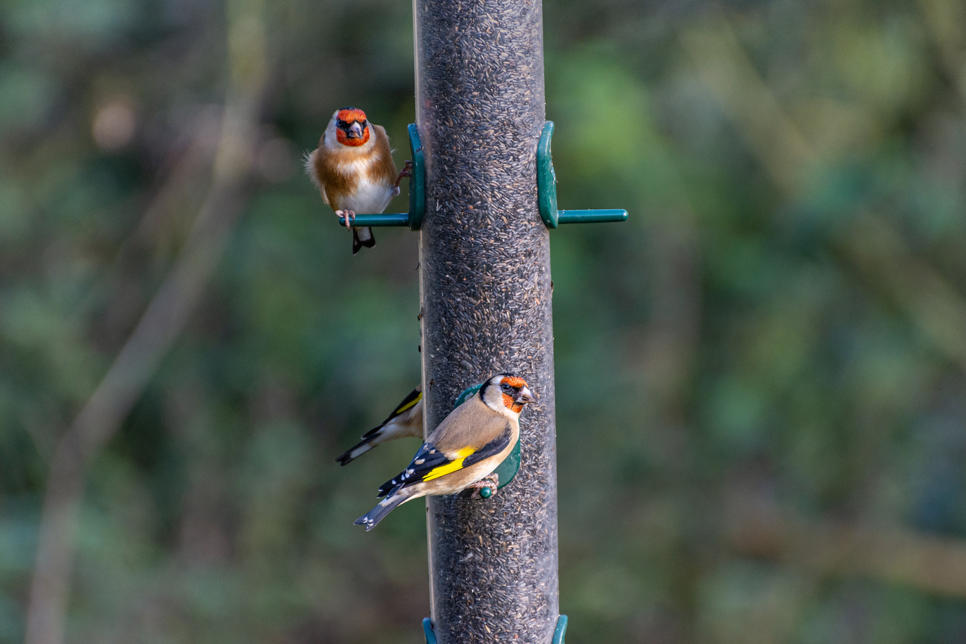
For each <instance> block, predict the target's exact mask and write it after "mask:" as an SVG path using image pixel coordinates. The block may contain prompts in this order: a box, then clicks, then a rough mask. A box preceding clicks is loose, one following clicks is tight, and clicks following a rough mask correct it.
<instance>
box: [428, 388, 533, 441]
mask: <svg viewBox="0 0 966 644" xmlns="http://www.w3.org/2000/svg"><path fill="white" fill-rule="evenodd" d="M507 425H510V426H511V429H512V430H513V431H514V432H517V433H518V432H519V431H520V429H519V427H520V426H519V422H518V421H517V420H516V419H513V420H511V419H510V418H507V417H506V416H504V415H503V414H501V413H499V412H496V411H493V410H492V409H490V408H489V407H488V406H487V405H486V403H484V402H483V401H482V400H481V399H480V397H479V396H478V395H477V396H471V397H470V399H469V400H467V401H466V402H465V403H463V404H462V405H460V406H459V407H457V408H456V409H455V410H453V412H452V413H451V414H450V415H449V416H447V417H446V418H444V419H443V422H441V423H440V424H439V426H438V427H437V428H436V429H435V430H433V433H432V434H430V435H429V438H427V439H426V442H427V443H429V444H431V445H434V446H435V447H436V448H437V449H439V450H440V451H441V452H443V453H444V454H447V453H449V452H451V451H456V450H459V449H463V448H465V447H472V448H473V449H474V450H478V449H480V448H482V447H483V446H484V445H486V444H487V443H489V442H490V441H492V440H494V439H495V438H497V437H498V436H500V435H501V434H503V432H504V430H505V429H506V426H507Z"/></svg>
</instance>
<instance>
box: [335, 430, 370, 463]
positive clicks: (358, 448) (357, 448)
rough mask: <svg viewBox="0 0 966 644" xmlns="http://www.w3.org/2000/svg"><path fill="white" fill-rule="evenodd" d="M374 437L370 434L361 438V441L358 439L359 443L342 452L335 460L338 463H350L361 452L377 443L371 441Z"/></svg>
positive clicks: (361, 453)
mask: <svg viewBox="0 0 966 644" xmlns="http://www.w3.org/2000/svg"><path fill="white" fill-rule="evenodd" d="M374 438H376V437H375V436H370V437H369V438H364V439H362V440H361V441H359V443H357V444H356V445H353V446H352V447H350V448H349V449H347V450H346V451H345V453H344V454H342V456H340V457H338V458H337V459H335V460H337V461H338V462H339V464H340V465H345V464H347V463H351V462H352V461H354V460H355V459H357V458H359V457H360V456H362V455H363V454H365V453H366V452H368V451H369V450H371V449H372V448H373V447H375V446H376V445H378V443H376V442H374V441H373V439H374Z"/></svg>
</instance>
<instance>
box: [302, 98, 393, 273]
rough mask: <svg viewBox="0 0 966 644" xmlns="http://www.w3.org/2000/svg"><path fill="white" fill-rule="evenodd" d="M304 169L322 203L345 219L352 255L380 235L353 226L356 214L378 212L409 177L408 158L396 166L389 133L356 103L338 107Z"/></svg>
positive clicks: (308, 157) (367, 229)
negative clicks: (370, 119)
mask: <svg viewBox="0 0 966 644" xmlns="http://www.w3.org/2000/svg"><path fill="white" fill-rule="evenodd" d="M305 171H306V173H308V175H309V177H310V178H311V179H312V182H313V183H315V185H316V186H317V187H318V189H319V192H320V193H321V194H322V201H324V202H325V203H327V204H328V205H330V206H331V207H332V209H333V210H335V214H336V216H337V217H345V225H346V227H347V228H349V229H350V230H352V254H353V255H355V254H356V253H358V252H359V249H360V248H362V247H363V246H366V247H368V248H372V247H373V246H375V245H376V238H375V237H373V236H372V229H371V228H369V227H368V226H366V227H363V228H353V227H352V219H353V218H354V217H355V216H356V213H366V214H378V213H381V212H382V211H383V210H385V209H386V206H388V205H389V202H390V201H391V200H392V198H393V197H395V196H397V195H398V194H399V181H400V180H401V179H402V178H403V177H408V176H409V174H410V173H409V162H408V161H407V162H406V167H405V169H403V171H402V172H398V171H397V170H396V164H395V163H394V162H393V160H392V150H390V149H389V137H388V136H386V130H385V129H383V128H382V126H379V125H375V124H374V123H370V122H369V120H368V119H367V118H366V113H365V112H363V111H362V110H360V109H357V108H355V107H344V108H342V109H341V110H336V111H335V114H333V115H332V119H331V120H330V121H329V125H328V126H327V127H326V128H325V132H324V133H323V134H322V138H321V139H319V147H318V148H316V149H315V150H313V151H312V152H310V153H309V154H308V155H307V156H306V157H305Z"/></svg>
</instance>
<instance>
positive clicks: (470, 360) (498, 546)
mask: <svg viewBox="0 0 966 644" xmlns="http://www.w3.org/2000/svg"><path fill="white" fill-rule="evenodd" d="M413 14H414V15H413V17H414V21H415V30H416V37H415V48H416V52H415V54H416V104H417V107H416V115H417V125H418V127H419V134H420V136H421V139H422V145H423V150H424V152H425V160H426V170H427V172H426V212H425V217H424V219H423V222H422V226H421V228H420V235H419V237H420V239H419V256H420V273H419V278H420V304H421V309H422V311H421V312H422V314H423V315H422V322H421V324H422V326H421V332H422V361H423V392H424V395H425V403H424V404H425V410H426V413H425V415H424V416H425V422H426V427H425V428H424V430H425V431H427V433H428V431H429V430H432V428H434V427H436V425H438V424H439V423H440V421H442V420H443V418H445V417H446V415H447V414H448V413H449V412H450V411H451V410H452V406H453V401H454V400H456V398H457V396H459V394H460V392H462V391H463V390H464V389H465V388H466V387H467V386H468V385H469V384H474V383H478V382H482V381H483V380H485V379H486V378H487V377H488V376H489V375H491V374H494V373H499V372H503V371H511V372H513V373H516V374H517V375H519V376H521V377H523V378H525V379H526V380H527V382H528V383H529V384H530V388H531V390H533V391H534V392H535V393H536V395H537V396H538V403H537V404H535V405H530V406H529V408H528V409H527V410H526V411H525V412H524V414H523V416H522V417H521V430H520V437H521V438H520V441H521V464H520V470H519V472H518V473H517V476H516V478H515V480H514V481H513V483H512V484H511V485H508V486H506V487H504V488H502V489H501V490H500V491H499V492H498V493H497V494H495V495H494V496H493V497H492V498H490V499H486V500H478V499H470V498H464V497H463V496H462V495H456V496H452V497H433V498H430V499H429V501H428V503H427V506H428V507H427V510H428V532H429V562H430V589H431V591H430V592H431V604H432V620H433V626H434V632H435V637H436V639H437V641H438V642H439V644H457V643H459V644H482V643H484V642H487V643H489V642H503V641H507V642H520V644H526V643H533V644H537V643H540V644H547V643H549V642H550V641H551V638H552V636H553V632H554V628H555V626H556V623H557V618H558V616H559V603H558V578H557V484H556V481H557V476H556V474H557V472H556V469H557V466H556V453H555V438H556V437H555V419H554V373H553V320H552V313H551V285H550V237H549V231H548V229H547V227H546V225H545V224H544V223H543V221H542V220H541V217H540V212H539V206H538V200H537V183H536V153H537V143H538V141H539V139H540V134H541V131H542V129H543V127H544V123H545V121H546V113H545V96H544V72H543V24H542V21H543V17H542V8H541V2H540V0H414V4H413Z"/></svg>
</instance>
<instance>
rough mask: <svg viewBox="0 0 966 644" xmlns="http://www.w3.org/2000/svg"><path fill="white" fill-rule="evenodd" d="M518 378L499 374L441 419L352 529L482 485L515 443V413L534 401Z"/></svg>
mask: <svg viewBox="0 0 966 644" xmlns="http://www.w3.org/2000/svg"><path fill="white" fill-rule="evenodd" d="M534 400H535V399H534V397H533V394H531V393H530V389H529V388H528V387H527V383H526V382H525V381H524V380H523V378H518V377H516V376H514V375H513V374H510V373H501V374H497V375H495V376H493V377H492V378H490V379H489V380H487V381H486V382H485V383H484V384H483V386H482V387H481V388H480V390H479V392H477V393H476V394H475V395H473V396H471V397H470V398H469V399H467V400H466V402H464V403H463V404H462V405H460V406H459V407H457V408H456V409H454V410H453V411H452V412H450V414H449V416H447V417H446V418H444V419H443V422H441V423H440V424H439V427H437V428H436V429H435V430H434V431H433V433H432V434H430V435H429V438H427V439H426V442H425V443H423V446H422V447H420V448H419V451H418V452H416V456H415V457H414V458H413V460H412V462H411V463H410V464H409V467H407V468H406V469H405V470H403V471H402V472H400V473H399V475H397V476H396V477H395V478H394V479H392V480H390V481H387V482H386V483H384V484H383V485H382V486H381V487H380V488H379V496H381V497H383V496H384V497H386V498H384V499H383V500H382V501H380V502H379V504H378V505H377V506H376V507H374V508H373V509H372V510H370V511H369V512H368V513H366V514H365V515H363V516H361V517H359V518H358V519H356V521H355V524H356V525H364V526H366V531H367V532H368V531H369V530H372V529H373V528H374V527H375V526H376V524H377V523H379V522H380V521H382V519H383V518H384V517H385V516H386V515H387V514H389V513H390V512H392V510H394V509H395V508H396V507H398V506H399V505H401V504H403V503H405V502H406V501H411V500H412V499H418V498H419V497H421V496H427V495H433V496H444V495H447V494H456V493H457V492H460V491H461V490H465V489H466V488H477V489H479V488H482V487H488V488H490V490H491V491H492V490H495V488H496V483H495V482H494V481H484V480H481V479H486V478H487V477H489V476H490V475H491V474H492V473H493V470H495V469H496V468H497V466H498V465H499V464H500V463H502V462H503V459H505V458H506V457H507V455H508V454H509V453H510V452H511V451H512V450H513V446H514V445H516V443H517V441H518V440H520V412H521V411H523V407H524V405H526V404H527V403H532V402H534Z"/></svg>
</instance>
